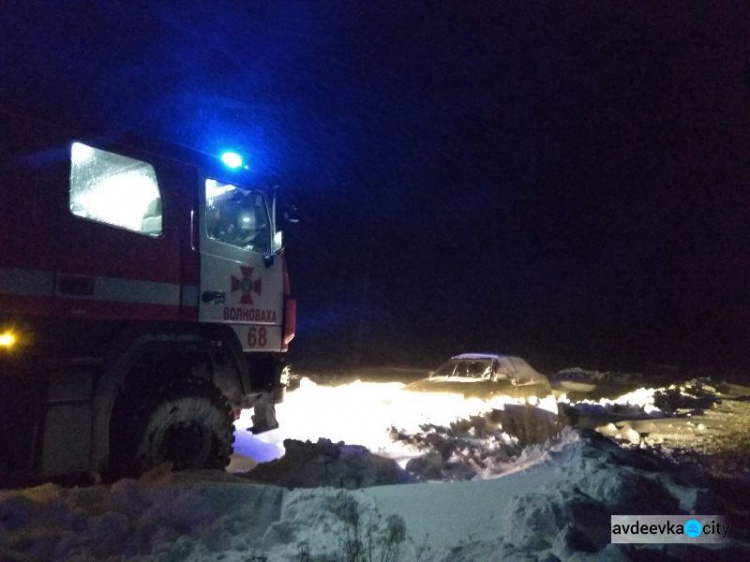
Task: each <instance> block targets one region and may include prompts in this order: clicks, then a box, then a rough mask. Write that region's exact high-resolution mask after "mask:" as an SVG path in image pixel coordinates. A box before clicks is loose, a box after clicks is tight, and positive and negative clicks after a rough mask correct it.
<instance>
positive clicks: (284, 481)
mask: <svg viewBox="0 0 750 562" xmlns="http://www.w3.org/2000/svg"><path fill="white" fill-rule="evenodd" d="M284 449H285V450H286V454H285V455H284V456H283V457H282V458H281V459H278V460H274V461H271V462H268V463H263V464H260V465H258V466H257V467H256V468H255V469H254V470H252V471H251V472H249V473H248V474H247V475H246V477H247V478H249V479H251V480H253V481H255V482H266V483H270V484H276V485H279V486H284V487H286V488H317V487H320V486H328V487H332V488H346V489H350V490H352V489H357V488H368V487H370V486H383V485H385V484H403V483H406V482H410V481H412V480H413V479H412V478H411V477H410V476H409V474H408V473H407V472H406V471H404V470H403V469H402V468H401V467H400V466H399V465H398V464H396V463H395V462H394V461H392V460H391V459H387V458H385V457H381V456H378V455H373V454H372V453H370V451H368V450H367V449H366V448H365V447H362V446H361V445H346V444H344V443H343V442H339V443H332V442H331V441H330V440H329V439H318V441H317V443H311V442H310V441H306V442H304V443H303V442H302V441H298V440H295V439H286V440H284Z"/></svg>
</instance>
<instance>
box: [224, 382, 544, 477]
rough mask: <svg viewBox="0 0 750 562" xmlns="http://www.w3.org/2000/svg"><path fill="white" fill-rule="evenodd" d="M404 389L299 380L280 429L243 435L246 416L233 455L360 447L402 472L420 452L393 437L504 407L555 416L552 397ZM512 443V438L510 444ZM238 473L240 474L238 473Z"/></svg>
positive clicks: (265, 457)
mask: <svg viewBox="0 0 750 562" xmlns="http://www.w3.org/2000/svg"><path fill="white" fill-rule="evenodd" d="M404 387H405V385H404V384H403V383H398V382H393V383H372V382H361V381H355V382H352V383H349V384H342V385H339V386H319V385H317V384H315V383H314V382H313V381H311V380H309V379H307V378H303V379H302V380H301V382H300V387H299V388H298V389H296V390H294V391H292V392H289V393H287V397H286V399H285V401H284V402H283V403H282V404H279V405H278V406H277V416H278V418H279V425H280V428H279V429H276V430H274V431H269V432H267V433H262V434H260V435H257V436H251V435H249V434H247V433H246V431H245V430H247V428H249V427H250V426H251V425H252V421H251V417H250V416H251V415H252V411H251V410H245V411H243V413H242V416H241V417H240V419H239V420H238V421H237V422H236V424H235V426H236V428H237V429H238V431H237V432H236V435H237V436H238V437H237V441H236V442H235V451H236V452H237V453H239V454H240V455H243V456H248V457H253V458H255V459H256V460H258V461H259V462H267V461H269V460H273V459H275V458H280V457H282V456H283V455H284V446H283V442H284V439H298V440H300V441H312V442H313V443H314V442H316V441H317V440H318V439H319V438H327V439H330V440H331V441H333V442H334V443H336V442H338V441H344V442H345V443H346V444H347V445H363V446H365V447H367V449H369V450H370V451H372V452H373V453H375V454H379V455H382V456H385V457H388V458H391V459H393V460H395V461H396V462H398V463H399V464H400V465H401V466H402V467H403V466H405V465H406V462H407V461H408V460H409V459H411V458H414V457H417V456H420V455H423V454H424V452H425V451H424V450H420V449H418V448H417V447H416V446H415V445H411V444H409V443H405V442H403V441H402V440H397V441H395V440H394V439H393V438H392V436H391V435H392V431H398V432H403V433H406V434H409V435H413V434H416V433H424V429H423V426H429V425H435V426H441V427H450V425H451V423H453V422H456V421H458V420H466V419H469V418H472V417H473V416H481V415H484V414H488V413H490V412H491V411H492V410H493V409H503V407H504V405H505V404H509V403H510V404H529V405H531V406H535V407H539V408H543V409H545V410H549V411H551V412H555V413H556V412H557V403H556V402H555V400H554V398H553V397H551V396H550V397H548V398H543V399H539V398H536V397H531V398H529V399H523V398H521V399H518V398H515V399H514V398H509V397H495V398H494V399H492V400H490V401H486V400H482V399H480V398H465V397H464V396H463V395H462V394H458V393H455V394H454V393H444V392H435V393H430V392H416V391H411V390H408V389H405V388H404ZM508 439H509V440H510V437H509V438H508ZM240 470H241V469H240Z"/></svg>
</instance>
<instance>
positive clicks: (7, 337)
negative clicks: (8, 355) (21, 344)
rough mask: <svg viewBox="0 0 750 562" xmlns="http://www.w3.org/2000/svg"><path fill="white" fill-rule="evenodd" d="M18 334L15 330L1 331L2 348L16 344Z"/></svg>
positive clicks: (0, 341) (0, 346) (0, 345)
mask: <svg viewBox="0 0 750 562" xmlns="http://www.w3.org/2000/svg"><path fill="white" fill-rule="evenodd" d="M17 341H18V336H16V334H15V333H14V332H11V331H6V332H2V333H0V349H2V348H4V349H10V348H12V347H13V346H15V345H16V342H17Z"/></svg>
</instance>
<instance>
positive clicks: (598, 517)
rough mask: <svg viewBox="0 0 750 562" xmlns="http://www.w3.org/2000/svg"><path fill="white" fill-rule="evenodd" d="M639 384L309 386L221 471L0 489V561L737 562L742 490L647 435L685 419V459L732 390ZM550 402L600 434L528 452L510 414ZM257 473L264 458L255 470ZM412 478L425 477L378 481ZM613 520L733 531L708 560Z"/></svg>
mask: <svg viewBox="0 0 750 562" xmlns="http://www.w3.org/2000/svg"><path fill="white" fill-rule="evenodd" d="M571 380H572V378H571ZM576 382H577V383H579V385H578V386H576V387H575V388H577V389H578V391H581V389H584V390H585V389H586V388H587V387H585V386H580V385H582V384H588V383H586V382H582V378H581V377H580V376H578V377H577V380H576ZM600 383H601V381H600ZM634 390H635V392H630V393H628V394H625V395H624V396H621V397H617V396H612V397H611V398H600V399H598V400H588V401H585V400H577V401H576V400H570V399H568V397H567V396H565V395H562V394H561V393H558V401H559V402H557V403H555V401H552V400H551V399H545V400H543V401H538V400H533V399H532V400H531V401H530V402H531V403H532V404H531V405H528V404H520V403H519V401H509V402H508V403H507V404H506V403H497V402H496V403H486V402H483V401H481V400H478V399H472V400H464V399H463V398H462V397H461V396H459V395H437V396H435V395H429V394H415V393H411V392H407V391H404V390H403V385H402V384H400V383H367V382H356V381H355V382H350V383H348V384H342V385H338V386H322V385H316V384H315V383H313V382H312V381H309V380H303V381H302V384H301V386H300V388H299V389H297V390H295V391H294V392H291V393H289V395H288V398H287V400H286V402H285V403H284V404H282V405H281V406H280V407H279V418H280V422H281V424H282V427H281V428H280V429H279V430H275V431H273V432H269V433H266V434H263V435H260V436H252V435H251V434H249V433H248V432H247V431H245V428H246V427H248V426H249V425H250V424H249V422H248V420H247V419H246V418H240V420H238V422H237V432H236V449H237V455H236V456H235V458H234V459H233V462H232V465H230V471H231V472H229V473H216V472H203V471H195V472H185V473H179V474H175V473H171V472H168V471H166V470H161V469H159V470H154V471H152V472H151V473H149V474H146V475H145V476H143V477H142V478H141V479H140V480H138V481H135V480H122V481H120V482H118V483H116V484H114V485H112V486H92V487H88V488H70V489H66V488H61V487H58V486H55V485H52V484H46V485H43V486H38V487H33V488H27V489H23V490H12V491H11V490H6V491H0V560H3V561H5V560H12V561H16V560H17V561H22V560H23V561H26V560H109V561H115V560H144V561H145V560H149V561H157V560H158V561H162V560H163V561H182V560H188V561H203V560H224V561H228V562H235V561H236V562H250V561H262V560H269V561H275V560H278V561H282V560H283V561H313V560H319V561H333V560H363V561H373V560H379V561H391V562H395V561H397V560H402V561H406V560H422V561H425V560H441V561H448V560H450V561H454V560H466V561H485V560H487V561H492V560H549V561H552V560H557V559H559V560H569V559H577V560H602V559H605V560H642V559H648V560H653V559H656V558H654V557H658V558H659V559H674V560H683V559H692V560H701V559H706V558H708V557H710V558H711V559H712V560H722V559H725V560H737V559H743V558H745V557H746V556H747V554H748V552H750V551H749V550H747V546H748V544H749V543H748V542H747V541H748V535H747V534H746V531H745V530H743V529H742V527H743V525H744V524H745V523H746V522H747V502H746V501H745V500H743V499H742V498H743V495H744V494H747V493H748V492H750V485H748V479H747V478H742V477H738V475H736V474H735V475H732V477H731V478H729V477H727V476H726V475H721V474H713V473H710V472H706V471H704V470H701V468H700V467H697V466H694V465H689V466H688V465H685V464H680V463H676V462H675V460H674V459H675V457H674V455H673V451H674V447H675V441H674V440H670V439H671V438H670V437H669V435H670V433H669V431H666V432H663V434H661V437H660V436H659V434H658V432H657V431H653V429H652V430H651V431H646V430H644V429H643V428H647V427H650V426H648V425H647V424H668V423H672V424H673V425H674V424H678V425H679V424H683V425H684V426H685V427H690V426H688V425H687V424H688V423H691V424H693V426H694V428H695V431H693V432H692V433H691V432H689V431H688V432H687V433H688V434H690V435H692V440H690V439H682V440H680V441H678V442H677V443H678V445H677V446H679V447H682V448H683V449H684V448H689V447H690V443H692V442H694V441H695V442H697V441H700V439H701V438H702V437H704V436H705V434H711V432H712V431H713V426H712V425H711V422H710V421H709V420H705V421H707V422H708V423H704V421H699V420H704V418H705V416H706V414H707V413H708V414H710V413H711V411H713V410H712V406H713V405H715V404H716V403H717V401H718V400H720V398H721V397H722V396H724V394H722V392H721V391H720V390H717V388H716V387H714V386H711V385H710V384H705V383H704V382H693V383H688V384H682V385H676V386H674V387H672V388H669V386H667V387H663V388H654V387H641V388H640V389H634ZM741 403H742V402H741V401H738V402H737V404H741ZM558 404H559V405H560V408H561V410H563V413H564V415H565V416H566V417H570V418H572V417H578V418H579V421H583V422H585V423H583V424H581V425H584V426H585V425H586V424H588V425H589V426H591V429H586V428H584V429H573V428H570V427H567V428H564V429H563V430H562V431H561V432H560V433H559V434H558V435H557V436H556V437H554V438H552V439H550V440H548V441H546V442H544V443H536V444H530V445H528V446H525V445H526V443H525V442H524V440H525V439H526V438H527V437H529V436H531V437H533V435H531V434H528V433H524V432H523V431H521V432H520V433H519V431H518V427H516V428H515V429H516V431H514V432H513V433H515V434H513V435H512V434H510V433H508V432H507V431H505V430H504V429H508V428H509V427H510V425H508V424H507V422H508V418H507V417H506V418H503V417H502V415H503V414H502V412H508V413H509V414H512V415H513V416H515V417H514V418H513V419H512V420H511V421H519V420H520V422H524V421H529V422H530V423H531V424H533V423H536V421H538V420H542V421H543V422H545V423H546V421H547V420H549V419H550V414H552V413H553V412H556V411H557V407H558ZM533 412H537V413H533ZM498 416H499V418H498ZM553 417H555V416H554V415H553ZM497 419H503V420H505V422H506V425H508V427H507V428H503V427H501V426H500V425H499V424H498V423H497V422H496V420H497ZM597 419H598V420H599V423H598V424H597V423H596V421H595V420H597ZM694 420H695V421H694ZM702 423H703V424H704V428H703V429H700V424H702ZM638 424H646V425H640V426H639V425H638ZM519 427H521V428H523V423H520V425H519ZM655 427H656V426H655ZM664 427H665V428H666V427H667V426H666V425H665V426H664ZM639 428H640V430H639ZM657 429H658V427H657ZM670 431H671V430H670ZM519 435H520V437H519ZM320 438H327V439H326V440H320ZM659 439H661V441H659ZM285 440H292V441H286V446H287V448H288V449H289V451H288V452H287V455H286V457H283V454H284V444H285V443H284V442H285ZM305 440H310V441H312V442H313V443H310V444H304V443H303V442H304V441H305ZM531 440H533V439H531ZM339 441H343V442H345V443H346V444H345V445H344V444H342V443H338V442H339ZM665 443H666V445H665ZM704 452H705V451H704ZM709 452H710V451H709ZM371 453H372V454H371ZM281 457H283V458H281ZM274 459H280V460H275V461H274ZM390 459H392V460H393V461H395V462H392V461H391V460H390ZM256 462H261V463H265V464H261V465H259V467H260V468H258V469H257V470H250V469H251V468H252V467H253V466H254V465H255V463H256ZM254 472H255V473H256V477H258V476H257V475H260V474H261V473H264V474H263V477H262V478H259V479H262V480H263V481H264V482H266V483H264V484H259V483H255V482H253V481H252V478H253V473H254ZM739 476H741V475H739ZM274 479H276V481H277V482H279V483H281V484H284V485H285V486H286V487H285V486H278V485H272V484H268V482H272V481H274ZM415 480H419V481H428V482H426V483H420V484H414V483H400V484H389V485H380V486H373V485H374V484H382V483H384V482H406V481H415ZM430 480H434V481H430ZM448 480H452V481H451V482H448ZM459 480H460V481H459ZM321 484H322V485H324V486H325V487H316V486H320V485H321ZM363 486H372V487H363ZM289 487H294V488H295V489H289ZM353 488H359V489H353ZM744 497H745V498H746V497H747V496H746V495H744ZM614 514H620V515H625V514H637V515H648V514H722V515H726V516H728V517H730V520H731V521H732V523H733V524H734V527H733V532H732V534H731V535H730V536H731V540H730V541H728V542H726V543H722V544H720V545H716V546H715V547H714V550H711V551H707V550H701V549H699V548H697V547H695V546H693V547H692V548H690V547H686V546H681V545H669V546H667V545H651V546H650V547H649V548H650V549H651V550H650V554H648V552H646V550H644V548H645V547H635V546H633V545H614V544H610V516H611V515H614ZM704 548H705V547H704Z"/></svg>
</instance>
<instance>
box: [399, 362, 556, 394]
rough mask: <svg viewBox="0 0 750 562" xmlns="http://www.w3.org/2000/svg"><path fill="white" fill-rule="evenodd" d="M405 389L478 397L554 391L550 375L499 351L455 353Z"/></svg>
mask: <svg viewBox="0 0 750 562" xmlns="http://www.w3.org/2000/svg"><path fill="white" fill-rule="evenodd" d="M405 390H413V391H426V392H452V393H457V394H463V395H464V396H466V397H478V398H492V397H494V396H509V397H511V398H527V397H530V396H536V397H537V398H541V397H544V396H547V395H549V394H550V393H551V388H550V384H549V381H548V380H547V377H545V376H544V375H542V374H541V373H539V372H537V371H536V370H535V369H534V368H533V367H532V366H531V365H529V364H528V363H527V362H526V361H525V360H523V359H522V358H520V357H511V356H508V355H502V354H499V353H464V354H461V355H456V356H454V357H451V358H450V359H449V360H448V361H446V362H445V363H443V364H442V365H441V366H440V367H438V369H437V370H435V371H433V372H431V373H430V375H429V376H428V377H427V378H426V379H423V380H420V381H417V382H414V383H412V384H409V385H407V386H406V387H405Z"/></svg>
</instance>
